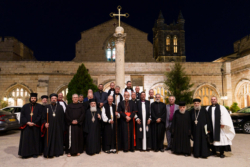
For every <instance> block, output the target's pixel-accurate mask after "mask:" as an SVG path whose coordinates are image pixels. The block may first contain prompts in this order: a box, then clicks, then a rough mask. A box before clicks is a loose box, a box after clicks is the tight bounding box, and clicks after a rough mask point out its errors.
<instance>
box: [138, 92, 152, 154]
mask: <svg viewBox="0 0 250 167" xmlns="http://www.w3.org/2000/svg"><path fill="white" fill-rule="evenodd" d="M145 98H146V94H145V92H141V100H139V101H138V102H137V109H138V112H137V114H136V115H135V119H136V122H137V126H136V135H137V136H136V138H137V140H136V148H137V149H138V150H141V151H146V150H148V151H149V150H150V149H151V141H150V140H149V138H150V137H151V134H150V126H149V125H150V122H151V114H150V102H149V101H148V100H145Z"/></svg>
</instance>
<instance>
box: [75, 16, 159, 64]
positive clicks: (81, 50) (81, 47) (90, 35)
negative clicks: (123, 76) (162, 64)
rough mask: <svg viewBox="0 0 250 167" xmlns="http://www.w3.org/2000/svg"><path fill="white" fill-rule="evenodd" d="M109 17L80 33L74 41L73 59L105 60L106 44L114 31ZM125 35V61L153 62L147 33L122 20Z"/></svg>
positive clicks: (112, 21)
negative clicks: (105, 20) (78, 37)
mask: <svg viewBox="0 0 250 167" xmlns="http://www.w3.org/2000/svg"><path fill="white" fill-rule="evenodd" d="M114 23H117V20H116V19H111V20H109V21H107V22H105V23H103V24H100V25H98V26H96V27H93V28H91V29H89V30H86V31H84V32H82V33H81V39H80V40H79V41H78V42H77V43H76V57H75V58H74V60H73V61H78V62H79V61H88V62H98V61H100V62H107V58H106V45H107V42H108V40H109V39H110V38H111V37H112V36H113V34H114V32H115V27H114V26H113V24H114ZM121 26H122V27H123V28H124V30H125V33H127V36H126V44H125V61H126V62H153V61H155V60H154V59H153V56H152V55H153V46H152V43H150V42H149V41H148V34H147V33H145V32H142V31H140V30H138V29H136V28H134V27H132V26H130V25H128V24H126V23H124V22H121Z"/></svg>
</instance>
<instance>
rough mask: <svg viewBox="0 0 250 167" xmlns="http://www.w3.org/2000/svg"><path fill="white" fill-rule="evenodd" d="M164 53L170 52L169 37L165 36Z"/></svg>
mask: <svg viewBox="0 0 250 167" xmlns="http://www.w3.org/2000/svg"><path fill="white" fill-rule="evenodd" d="M166 51H167V52H169V51H170V37H169V36H167V38H166Z"/></svg>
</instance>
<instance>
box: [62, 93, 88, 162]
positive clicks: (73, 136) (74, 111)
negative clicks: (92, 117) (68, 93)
mask: <svg viewBox="0 0 250 167" xmlns="http://www.w3.org/2000/svg"><path fill="white" fill-rule="evenodd" d="M72 101H73V103H71V104H69V105H67V107H66V112H65V122H66V124H67V126H66V130H67V135H66V151H65V152H66V154H68V157H70V156H71V155H77V156H79V155H80V153H83V144H84V141H83V126H82V125H83V121H84V115H85V112H84V106H83V105H82V104H81V103H78V95H77V94H73V95H72Z"/></svg>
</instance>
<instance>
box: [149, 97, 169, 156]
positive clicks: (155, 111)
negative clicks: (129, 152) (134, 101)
mask: <svg viewBox="0 0 250 167" xmlns="http://www.w3.org/2000/svg"><path fill="white" fill-rule="evenodd" d="M160 99H161V95H160V94H156V95H155V102H153V103H152V104H151V116H152V133H153V145H152V148H153V149H154V151H159V150H160V151H161V152H164V145H163V142H164V133H165V124H166V104H164V103H162V102H160Z"/></svg>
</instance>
